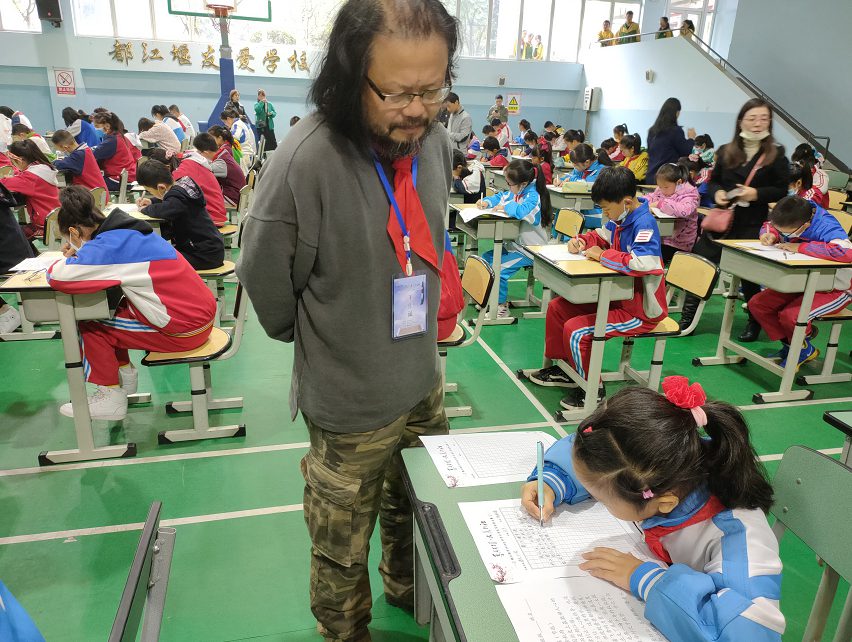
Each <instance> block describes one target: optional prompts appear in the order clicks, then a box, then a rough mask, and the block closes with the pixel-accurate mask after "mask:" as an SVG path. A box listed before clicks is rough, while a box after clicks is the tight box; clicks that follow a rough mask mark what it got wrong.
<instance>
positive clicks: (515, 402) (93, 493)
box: [0, 281, 852, 642]
mask: <svg viewBox="0 0 852 642" xmlns="http://www.w3.org/2000/svg"><path fill="white" fill-rule="evenodd" d="M522 287H523V284H522V283H521V282H520V281H517V282H513V283H512V295H513V296H515V295H520V294H521V289H522ZM720 320H721V299H720V298H717V299H715V300H714V301H713V302H712V304H711V306H710V307H709V308H708V310H707V312H706V316H705V318H704V320H703V321H702V323H701V327H700V328H699V333H698V334H697V335H696V336H694V337H691V338H688V339H679V340H673V341H670V342H669V344H668V349H667V353H666V361H665V368H664V372H665V374H676V373H681V374H686V375H688V376H690V377H691V378H695V379H697V380H699V381H701V382H702V384H704V386H705V388H706V389H707V391H708V393H709V394H710V395H711V396H713V397H716V398H721V399H725V400H727V401H730V402H731V403H734V404H737V405H740V406H744V407H745V408H746V411H747V412H746V417H747V419H748V420H749V422H750V425H751V428H752V432H753V439H754V443H755V445H756V447H757V450H758V452H759V453H760V454H761V455H779V454H780V453H783V451H784V449H785V448H786V447H787V446H789V445H791V444H795V443H799V444H805V445H807V446H810V447H813V448H817V449H823V450H826V449H832V450H831V452H836V451H837V449H839V447H840V446H841V443H842V440H841V437H840V434H839V433H838V432H836V431H835V430H834V429H832V428H830V427H828V426H827V425H826V424H824V423H823V421H822V413H823V412H824V411H825V410H829V409H839V408H849V407H852V386H850V385H849V384H848V383H845V384H833V385H826V386H815V390H816V398H817V400H820V399H823V400H828V401H826V402H820V401H815V402H809V403H800V404H793V405H788V406H785V407H781V408H779V407H773V406H753V405H751V403H752V402H751V396H752V394H753V393H754V392H757V391H759V390H769V389H771V388H772V387H773V386H776V387H777V382H778V380H777V379H776V378H775V377H773V376H771V375H768V374H767V373H765V372H764V371H762V370H760V369H759V368H757V367H756V366H753V365H748V366H745V367H736V366H733V367H713V368H700V369H698V368H694V367H693V366H692V365H691V360H692V358H693V357H694V356H699V355H708V354H710V353H712V352H713V351H714V347H715V341H716V336H717V334H716V333H717V328H718V327H719V324H720ZM543 332H544V321H543V320H521V321H520V323H518V324H517V325H514V326H498V327H487V328H485V329H484V331H483V333H482V340H483V341H482V344H481V345H474V346H472V347H470V348H467V349H464V350H459V351H456V352H453V353H451V356H450V360H449V365H448V374H449V378H450V379H451V380H453V381H458V382H459V388H460V392H459V393H458V394H455V395H451V397H450V400H449V403H451V404H452V403H461V402H464V403H470V404H472V405H473V407H474V415H473V416H472V417H467V418H459V419H454V420H453V421H452V428H453V429H455V430H464V429H469V430H476V429H480V428H488V427H511V426H518V425H521V426H523V428H522V429H537V430H546V431H549V432H551V433H553V434H556V433H555V431H554V427H553V425H552V423H551V422H550V419H549V413H550V412H552V411H553V410H555V409H556V407H557V405H558V400H559V396H560V393H559V391H558V390H554V389H538V388H535V387H534V386H530V385H528V384H519V383H518V382H517V381H516V379H515V378H514V376H511V373H512V372H514V371H515V370H516V369H518V368H522V367H534V366H537V365H539V364H540V361H541V346H542V341H543ZM825 334H827V333H824V334H823V335H822V336H820V337H819V338H818V339H817V344H818V345H819V346H820V347H821V348H824V345H825V340H826V339H825ZM618 345H619V342H617V341H613V342H611V343H610V344H608V346H607V359H606V361H607V364H608V365H609V366H613V365H614V364H615V360H616V354H617V352H618ZM763 347H766V348H767V349H768V348H769V344H766V345H765V346H763ZM850 349H852V336H850V333H848V332H847V333H846V337H845V338H844V339H843V341H842V345H841V350H840V354H841V356H840V357H839V361H838V366H837V367H838V368H839V369H845V370H848V369H850V368H852V360H850V358H849V351H850ZM649 350H650V344H649V345H641V342H640V345H639V346H638V347H637V349H636V358H637V359H647V358H649V356H650V354H649ZM498 359H499V360H501V362H502V363H501V362H498ZM820 363H821V362H816V364H809V366H806V367H807V368H809V369H812V370H813V369H816V368H817V367H818V365H819V364H820ZM291 364H292V346H290V345H284V344H281V343H276V342H273V341H271V340H269V339H267V338H266V336H265V335H264V333H263V331H262V329H261V328H260V327H259V325H258V323H257V321H256V319H255V318H254V317H253V315H251V314H250V316H249V322H248V325H247V326H246V333H245V337H244V340H243V344H242V346H241V348H240V352H239V354H238V355H237V356H236V357H235V358H234V359H232V360H230V361H227V362H224V363H221V364H216V365H215V366H214V367H213V379H214V385H215V387H216V389H217V390H218V391H219V392H221V393H223V394H225V395H226V396H230V395H237V394H238V395H242V396H244V397H245V407H244V409H243V410H242V411H223V412H220V413H217V414H218V416H216V417H214V418H213V422H214V423H215V424H222V425H224V424H230V423H236V422H240V423H245V424H246V426H247V429H248V434H247V436H246V437H245V438H241V439H228V440H222V441H218V442H210V443H199V444H189V445H171V446H158V445H157V443H156V433H157V432H158V431H159V430H163V429H167V428H181V427H188V426H189V423H190V422H189V419H188V418H187V417H173V416H167V415H166V414H165V412H164V410H163V408H162V404H163V403H164V402H165V401H168V400H172V399H183V398H188V376H187V373H186V371H185V370H184V369H183V368H178V367H172V368H159V369H155V370H152V371H151V370H146V369H142V370H141V376H140V389H143V390H150V391H152V392H153V398H154V403H153V405H151V406H143V407H140V408H136V409H132V410H131V411H130V413H129V414H128V417H127V419H126V420H125V421H124V422H122V423H120V424H116V425H108V424H106V423H104V422H98V423H97V424H96V428H97V430H98V431H99V432H98V434H97V441H98V443H100V444H106V443H118V442H122V441H126V440H130V441H135V442H136V443H137V444H138V447H139V452H138V455H137V457H136V459H135V460H121V461H113V462H106V463H103V462H101V463H94V464H91V463H90V464H83V465H71V466H65V467H59V468H54V469H44V470H40V469H38V468H37V467H36V466H37V463H36V456H37V454H38V453H39V452H40V451H42V450H48V449H51V450H54V449H62V448H70V447H73V429H72V425H71V421H70V420H69V419H66V418H63V417H61V416H60V415H59V413H58V412H57V407H58V405H59V404H60V403H62V402H63V401H65V400H67V388H66V384H65V373H64V368H63V365H62V352H61V345H60V342H59V341H40V342H14V343H3V344H0V372H2V373H3V376H2V382H0V579H2V580H3V581H4V582H5V583H6V584H7V585H8V586H9V588H10V590H11V591H12V592H13V593H14V594H15V595H16V596H17V597H18V598H19V599H20V601H21V602H22V603H23V605H24V606H25V607H26V608H27V609H28V610H29V612H30V613H31V615H32V616H33V618H34V619H35V621H36V622H37V623H38V625H39V627H40V628H41V630H42V631H43V633H44V635H45V637H46V638H47V639H48V640H50V641H57V640H69V641H79V640H102V639H105V637H106V634H107V632H108V631H109V628H110V625H111V623H112V617H113V615H114V613H115V608H116V605H117V601H118V598H119V595H120V593H121V590H122V587H123V584H124V581H125V578H126V574H127V570H128V567H129V564H130V560H131V557H132V555H133V551H134V549H135V547H136V543H137V540H138V537H139V532H138V530H137V528H138V527H137V526H135V525H137V524H138V523H139V522H142V521H143V520H144V518H145V515H146V512H147V509H148V506H149V504H150V502H151V501H153V500H161V501H162V502H163V515H162V517H163V519H164V520H177V522H176V528H177V540H176V548H175V552H174V561H173V565H172V570H171V579H170V583H169V590H168V599H167V605H166V615H165V621H164V624H163V632H162V639H163V640H177V641H184V640H193V641H194V640H205V641H211V642H212V641H219V640H244V639H260V640H317V639H319V638H318V636H317V634H316V631H315V622H314V620H313V618H312V616H311V613H310V610H309V606H308V597H307V596H308V550H309V542H308V538H307V533H306V530H305V527H304V523H303V519H302V513H301V501H302V479H301V476H300V473H299V468H298V462H299V459H300V457H301V456H302V455H303V454H304V452H305V448H306V443H305V442H306V441H307V432H306V430H305V426H304V423H303V422H302V420H301V418H300V419H298V420H297V421H296V422H294V423H291V422H290V421H289V420H288V419H287V417H288V415H289V412H288V409H287V391H288V390H289V381H290V368H291ZM503 364H505V365H503ZM522 386H523V387H525V388H526V390H527V391H529V393H531V395H532V396H533V397H532V399H536V400H538V401H539V402H540V404H541V405H540V406H537V405H535V404H534V403H533V401H532V400H531V398H530V397H528V396H527V395H525V394H524V388H523V387H522ZM616 389H617V387H616V386H611V387H610V392H613V391H614V390H616ZM837 398H845V400H843V399H837ZM832 399H833V400H832ZM541 407H543V408H544V409H545V410H546V413H548V414H544V413H542V412H541ZM562 429H567V430H571V427H570V426H564V427H562ZM199 453H201V454H202V456H200V457H199V456H197V454H199ZM217 453H218V455H217ZM770 459H772V458H770ZM776 465H777V461H769V462H768V463H767V467H768V469H769V470H770V473H771V472H773V471H774V469H775V467H776ZM378 548H379V547H378V542H377V540H374V545H373V547H372V550H373V553H374V554H375V552H376V551H377V550H378ZM782 558H783V561H784V564H785V575H784V582H783V598H782V609H783V611H784V613H785V615H786V616H787V634H786V635H785V640H799V639H801V635H802V630H803V625H804V621H805V619H806V617H807V610H808V608H809V604H810V600H811V599H812V596H813V594H814V591H815V589H816V585H817V582H818V580H819V574H820V572H821V569H820V568H819V567H818V565H817V563H816V560H815V558H814V555H813V554H812V553H811V552H810V551H808V550H807V549H806V548H805V547H804V545H802V544H801V543H800V542H798V541H797V540H796V539H795V538H794V537H792V536H790V537H787V538H786V539H785V541H784V543H783V546H782ZM377 563H378V562H377V560H375V563H374V565H373V567H374V568H375V565H376V564H377ZM373 580H374V583H373V587H374V595H375V600H376V604H375V607H374V609H373V614H374V621H373V632H374V635H373V638H374V640H377V641H381V640H384V641H388V642H390V641H395V642H398V641H401V642H406V641H413V640H425V639H427V637H428V632H427V630H426V629H425V628H420V627H418V626H417V625H416V624H415V623H414V622H413V621H412V619H411V618H410V617H409V616H408V615H406V614H405V613H403V612H402V611H399V610H398V609H395V608H393V607H390V606H388V605H387V604H385V602H384V599H383V598H382V597H381V595H382V592H381V585H380V582H378V581H377V580H378V573H375V574H374V577H373ZM847 589H848V587H846V586H845V585H844V586H843V587H842V591H843V592H845V591H846V590H847ZM836 611H837V608H835V612H834V614H833V618H832V621H831V625H830V626H832V627H833V626H834V625H835V623H836V620H837V613H836Z"/></svg>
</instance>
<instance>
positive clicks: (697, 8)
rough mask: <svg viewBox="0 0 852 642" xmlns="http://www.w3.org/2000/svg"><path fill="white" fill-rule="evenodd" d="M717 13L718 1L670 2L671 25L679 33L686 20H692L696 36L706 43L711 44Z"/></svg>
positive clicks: (680, 0)
mask: <svg viewBox="0 0 852 642" xmlns="http://www.w3.org/2000/svg"><path fill="white" fill-rule="evenodd" d="M715 11H716V0H669V7H668V16H669V24H670V25H671V27H672V29H674V30H675V33H677V31H678V30H679V29H680V27H681V26H682V25H683V22H684V20H691V21H692V24H694V25H695V34H696V35H697V36H698V37H699V38H701V39H702V40H703V41H704V42H710V37H711V36H712V35H713V15H714V12H715Z"/></svg>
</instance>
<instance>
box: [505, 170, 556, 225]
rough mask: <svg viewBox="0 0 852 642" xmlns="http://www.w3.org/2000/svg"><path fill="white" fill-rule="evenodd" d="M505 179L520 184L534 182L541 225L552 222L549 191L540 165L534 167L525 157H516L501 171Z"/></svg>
mask: <svg viewBox="0 0 852 642" xmlns="http://www.w3.org/2000/svg"><path fill="white" fill-rule="evenodd" d="M503 175H504V176H505V177H506V179H508V180H510V181H512V182H513V183H516V184H518V185H520V184H521V183H526V184H530V183H533V182H534V183H535V189H536V191H537V192H538V198H539V208H540V209H541V225H542V227H550V224H551V223H552V222H553V210H552V209H551V208H550V192H548V191H547V180H546V179H545V178H544V172H543V171H542V170H541V168H540V167H536V166H535V165H533V164H532V163H531V162H530V161H528V160H526V159H523V160H521V159H517V160H513V161H512V162H510V163H509V164H508V165H507V166H506V169H505V170H504V171H503Z"/></svg>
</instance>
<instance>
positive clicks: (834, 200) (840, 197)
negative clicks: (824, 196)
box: [828, 189, 846, 210]
mask: <svg viewBox="0 0 852 642" xmlns="http://www.w3.org/2000/svg"><path fill="white" fill-rule="evenodd" d="M845 201H846V192H840V191H838V190H834V189H830V190H828V209H830V210H839V209H842V208H843V203H844V202H845Z"/></svg>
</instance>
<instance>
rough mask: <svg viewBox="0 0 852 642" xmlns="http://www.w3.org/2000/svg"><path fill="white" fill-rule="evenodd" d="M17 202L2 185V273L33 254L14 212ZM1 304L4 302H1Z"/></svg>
mask: <svg viewBox="0 0 852 642" xmlns="http://www.w3.org/2000/svg"><path fill="white" fill-rule="evenodd" d="M17 204H18V203H17V202H16V201H15V197H14V196H12V194H11V192H9V190H8V189H6V188H5V187H4V186H3V185H0V274H5V273H6V272H8V271H9V269H10V268H13V267H15V266H16V265H17V264H18V263H20V262H21V261H23V260H24V259H28V258H30V257H31V256H33V248H32V246H31V245H30V244H29V242H28V241H27V239H26V237H25V236H24V232H23V230H21V224H20V223H18V219H17V218H16V217H15V215H14V213H13V212H12V208H13V207H15V206H16V205H17ZM0 305H3V303H2V302H0Z"/></svg>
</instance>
